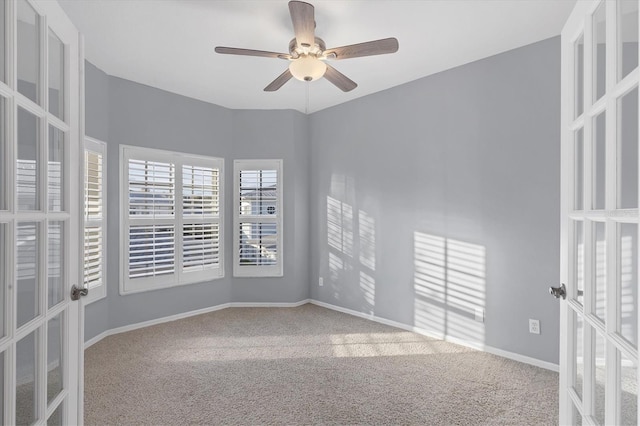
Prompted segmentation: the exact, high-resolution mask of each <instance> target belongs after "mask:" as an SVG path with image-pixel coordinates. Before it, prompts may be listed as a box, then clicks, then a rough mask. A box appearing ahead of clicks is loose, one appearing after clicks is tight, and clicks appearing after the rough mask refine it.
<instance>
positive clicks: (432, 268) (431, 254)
mask: <svg viewBox="0 0 640 426" xmlns="http://www.w3.org/2000/svg"><path fill="white" fill-rule="evenodd" d="M413 244H414V292H415V295H414V325H415V326H416V327H419V328H422V329H425V330H429V331H431V332H434V333H436V334H437V335H438V337H441V338H444V337H445V336H455V337H457V338H461V339H464V340H467V341H471V342H473V341H481V342H484V337H485V333H484V323H483V322H479V321H477V320H476V312H478V313H479V314H480V319H481V320H482V319H483V318H484V310H485V301H486V250H485V248H484V247H483V246H480V245H477V244H471V243H466V242H462V241H457V240H454V239H451V238H444V237H440V236H436V235H430V234H426V233H423V232H418V231H416V232H414V234H413Z"/></svg>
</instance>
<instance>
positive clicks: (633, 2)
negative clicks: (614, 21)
mask: <svg viewBox="0 0 640 426" xmlns="http://www.w3.org/2000/svg"><path fill="white" fill-rule="evenodd" d="M618 13H619V17H620V20H619V27H620V28H619V29H618V58H620V65H619V71H618V77H619V80H622V79H623V78H625V77H626V76H627V74H629V73H630V72H631V71H633V70H634V69H635V68H637V67H638V0H619V1H618Z"/></svg>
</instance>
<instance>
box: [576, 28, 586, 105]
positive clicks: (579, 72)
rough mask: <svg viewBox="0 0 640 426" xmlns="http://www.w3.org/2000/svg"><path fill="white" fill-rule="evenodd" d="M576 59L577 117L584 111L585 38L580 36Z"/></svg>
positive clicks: (577, 43)
mask: <svg viewBox="0 0 640 426" xmlns="http://www.w3.org/2000/svg"><path fill="white" fill-rule="evenodd" d="M574 58H575V79H576V80H575V99H574V103H575V112H576V113H575V117H579V116H580V115H582V112H583V111H584V36H580V38H579V39H578V41H577V42H576V44H575V46H574Z"/></svg>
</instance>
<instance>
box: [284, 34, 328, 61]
mask: <svg viewBox="0 0 640 426" xmlns="http://www.w3.org/2000/svg"><path fill="white" fill-rule="evenodd" d="M326 49H327V46H326V45H325V44H324V40H322V39H321V38H320V37H315V38H314V44H313V46H298V42H297V41H296V39H295V38H294V39H292V40H291V41H290V42H289V53H290V54H291V57H292V58H293V59H297V58H299V57H300V56H302V55H312V56H315V57H316V58H317V57H320V56H322V54H323V53H324V51H325V50H326Z"/></svg>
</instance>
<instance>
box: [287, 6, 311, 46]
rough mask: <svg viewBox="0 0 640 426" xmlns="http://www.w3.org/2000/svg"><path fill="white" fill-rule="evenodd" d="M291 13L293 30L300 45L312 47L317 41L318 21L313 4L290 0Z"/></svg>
mask: <svg viewBox="0 0 640 426" xmlns="http://www.w3.org/2000/svg"><path fill="white" fill-rule="evenodd" d="M289 13H290V14H291V22H293V31H294V32H295V34H296V41H297V42H298V46H300V47H311V46H313V45H314V43H315V28H316V21H315V18H314V10H313V5H311V4H309V3H305V2H303V1H295V0H292V1H290V2H289Z"/></svg>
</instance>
